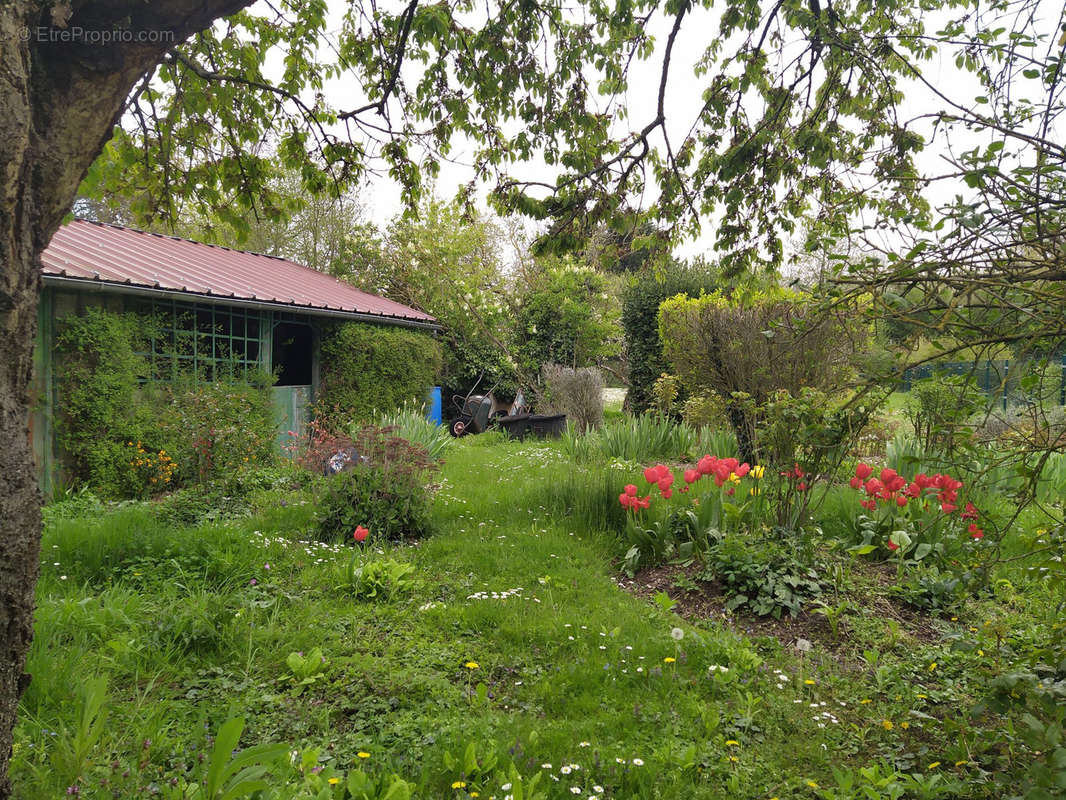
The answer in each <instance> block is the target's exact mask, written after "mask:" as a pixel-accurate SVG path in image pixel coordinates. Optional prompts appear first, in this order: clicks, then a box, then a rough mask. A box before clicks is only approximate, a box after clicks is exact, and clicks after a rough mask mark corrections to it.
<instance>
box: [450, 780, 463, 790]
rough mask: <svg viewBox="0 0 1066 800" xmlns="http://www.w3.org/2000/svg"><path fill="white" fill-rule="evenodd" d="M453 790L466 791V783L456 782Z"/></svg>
mask: <svg viewBox="0 0 1066 800" xmlns="http://www.w3.org/2000/svg"><path fill="white" fill-rule="evenodd" d="M452 788H453V789H465V788H466V781H456V782H455V783H453V784H452Z"/></svg>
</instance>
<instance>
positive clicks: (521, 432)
mask: <svg viewBox="0 0 1066 800" xmlns="http://www.w3.org/2000/svg"><path fill="white" fill-rule="evenodd" d="M529 420H530V415H529V414H515V415H513V416H510V417H496V420H495V422H496V424H497V425H499V426H500V427H501V428H503V429H504V431H506V432H507V435H508V436H510V437H511V438H512V439H525V438H526V433H527V432H528V430H529Z"/></svg>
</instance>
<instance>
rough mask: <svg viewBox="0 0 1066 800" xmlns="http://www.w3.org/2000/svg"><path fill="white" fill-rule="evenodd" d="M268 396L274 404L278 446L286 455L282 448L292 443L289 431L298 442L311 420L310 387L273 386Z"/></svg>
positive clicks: (305, 432)
mask: <svg viewBox="0 0 1066 800" xmlns="http://www.w3.org/2000/svg"><path fill="white" fill-rule="evenodd" d="M270 394H271V400H272V402H273V404H274V422H276V423H277V426H278V446H279V447H281V448H282V452H283V453H287V452H288V451H287V450H285V449H284V448H285V447H286V446H287V445H290V444H292V442H293V437H292V436H290V435H289V431H293V432H294V433H295V434H296V435H297V437H299V440H300V441H302V440H303V437H304V436H305V435H306V434H307V423H308V422H309V421H310V419H311V400H312V397H311V387H310V386H275V387H273V388H272V389H271V390H270Z"/></svg>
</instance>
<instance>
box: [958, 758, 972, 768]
mask: <svg viewBox="0 0 1066 800" xmlns="http://www.w3.org/2000/svg"><path fill="white" fill-rule="evenodd" d="M969 763H970V762H969V761H967V760H966V759H965V758H964V759H963V760H962V761H956V762H955V766H956V767H962V766H965V765H966V764H969Z"/></svg>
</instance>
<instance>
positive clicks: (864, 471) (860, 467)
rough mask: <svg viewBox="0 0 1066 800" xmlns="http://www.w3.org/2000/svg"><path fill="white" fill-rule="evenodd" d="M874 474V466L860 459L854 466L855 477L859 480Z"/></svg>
mask: <svg viewBox="0 0 1066 800" xmlns="http://www.w3.org/2000/svg"><path fill="white" fill-rule="evenodd" d="M873 474H874V468H873V467H871V466H870V465H869V464H863V463H862V462H861V461H860V462H859V463H858V464H857V465H856V466H855V477H856V478H858V479H859V480H860V481H865V480H866V479H867V478H869V477H870V476H871V475H873Z"/></svg>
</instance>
